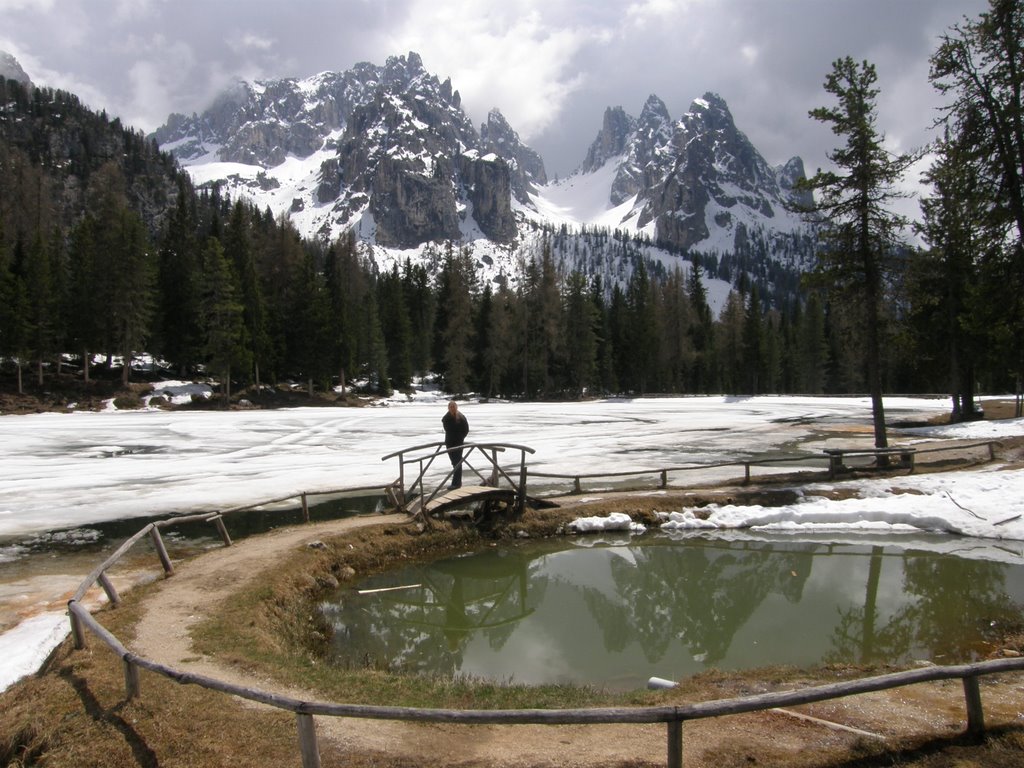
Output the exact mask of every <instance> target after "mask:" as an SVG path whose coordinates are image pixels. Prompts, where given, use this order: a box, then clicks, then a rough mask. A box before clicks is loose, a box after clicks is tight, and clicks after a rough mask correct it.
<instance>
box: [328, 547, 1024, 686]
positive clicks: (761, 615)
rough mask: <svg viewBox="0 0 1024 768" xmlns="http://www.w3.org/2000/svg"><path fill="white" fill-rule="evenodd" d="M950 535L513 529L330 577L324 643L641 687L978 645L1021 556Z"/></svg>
mask: <svg viewBox="0 0 1024 768" xmlns="http://www.w3.org/2000/svg"><path fill="white" fill-rule="evenodd" d="M952 544H954V542H952V541H950V540H949V539H944V538H943V537H939V536H936V537H920V536H918V537H915V538H914V539H913V544H911V543H910V542H909V541H907V540H900V539H899V538H895V537H894V538H893V539H891V540H888V541H885V542H882V543H879V541H878V540H873V541H872V542H871V543H865V544H859V543H856V542H854V543H846V544H826V543H814V542H805V543H796V542H793V541H792V540H787V539H782V538H779V539H775V540H773V539H763V538H762V539H756V540H720V539H714V538H707V537H700V538H688V539H683V540H678V539H673V538H671V537H668V536H666V535H664V534H653V535H651V534H648V535H646V536H643V537H640V538H637V539H634V540H629V539H623V540H622V541H621V542H615V541H608V540H604V541H595V540H592V539H591V540H588V539H586V538H583V537H581V538H575V539H572V540H560V541H557V542H553V541H551V540H547V541H544V542H522V543H517V544H514V545H511V544H510V545H505V546H496V547H491V548H488V549H487V550H485V551H483V552H479V553H475V554H470V555H464V556H461V557H455V558H451V559H446V560H440V561H437V562H434V563H430V564H424V565H417V566H413V567H409V568H405V569H402V570H395V571H391V572H388V573H386V574H381V575H378V576H375V577H373V578H368V579H366V580H364V581H362V582H360V583H358V584H357V585H355V586H354V587H353V586H351V585H348V586H346V587H345V588H343V589H340V590H339V591H338V592H337V593H336V594H334V595H333V596H330V597H329V598H328V599H327V600H326V601H325V602H324V603H323V605H322V610H323V613H324V616H325V618H326V619H327V621H328V623H329V624H330V625H331V626H332V627H333V636H332V638H331V640H330V649H329V652H330V655H331V657H332V659H333V660H334V662H335V663H337V664H339V665H342V666H347V667H359V666H374V667H381V668H387V669H392V670H395V671H405V672H411V673H423V674H431V675H442V676H453V677H457V676H468V677H474V678H483V679H489V680H494V681H499V682H514V683H527V684H538V683H566V682H571V683H580V684H594V685H597V686H600V687H604V688H607V689H610V690H628V689H631V688H637V687H642V686H644V685H645V684H646V681H647V680H648V679H649V678H650V677H652V676H656V677H663V678H669V679H682V678H684V677H687V676H690V675H693V674H696V673H698V672H701V671H704V670H708V669H712V668H716V669H722V670H743V669H750V668H753V667H759V666H765V665H794V666H800V667H804V666H811V665H815V664H818V663H824V662H852V663H862V662H894V663H902V662H907V661H912V660H918V659H920V660H929V661H934V662H936V663H945V664H949V663H957V662H961V661H965V660H971V659H975V658H979V657H980V656H981V655H982V654H983V653H984V652H986V651H987V650H988V649H989V647H990V646H989V645H988V643H987V640H988V638H990V637H993V636H994V635H995V634H996V633H997V632H1000V631H1002V630H1003V629H1004V628H1005V627H1007V626H1010V627H1015V626H1019V623H1020V604H1021V603H1022V602H1024V566H1022V565H1009V564H1006V563H1003V562H993V561H990V560H975V559H965V558H960V557H956V556H953V555H950V554H942V553H941V550H943V549H944V548H951V545H952Z"/></svg>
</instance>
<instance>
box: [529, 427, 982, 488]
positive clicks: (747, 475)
mask: <svg viewBox="0 0 1024 768" xmlns="http://www.w3.org/2000/svg"><path fill="white" fill-rule="evenodd" d="M997 442H998V441H995V440H983V441H980V442H976V443H963V444H956V445H946V446H942V447H937V448H921V447H917V446H915V447H914V455H915V456H916V457H918V460H919V461H920V457H921V456H927V455H928V454H936V453H950V452H957V453H962V452H963V451H966V450H970V449H974V448H984V449H985V450H986V453H987V458H988V460H989V461H992V460H993V459H994V458H995V453H994V452H995V445H996V443H997ZM891 450H892V451H895V452H896V453H899V452H900V450H901V449H900V448H893V449H891ZM833 453H834V452H833V451H831V450H824V451H822V452H821V454H820V455H819V454H803V455H800V456H779V457H768V458H752V459H745V460H741V461H723V462H716V463H711V464H684V465H680V466H671V467H655V468H651V469H628V470H622V471H618V472H594V473H581V472H573V473H565V472H539V471H536V470H532V469H531V470H529V474H530V476H531V477H546V478H549V479H561V480H571V481H572V490H571V491H569V493H583V491H584V489H583V483H582V481H583V480H607V479H609V478H627V477H652V476H655V477H657V478H658V483H657V486H656V487H657V488H659V489H664V488H668V487H670V486H669V475H670V474H673V475H674V474H684V473H691V472H693V473H700V472H704V473H708V472H710V471H712V470H723V469H724V470H728V469H731V468H737V469H738V468H741V467H742V469H743V479H742V481H741V482H742V483H743V484H744V485H749V484H750V481H751V477H752V469H753V468H755V467H770V466H772V465H781V464H793V465H799V466H800V467H801V468H808V471H817V470H818V468H819V465H820V468H821V469H824V470H826V471H827V472H829V473H830V477H834V476H835V471H834V467H833V460H832V454H833ZM867 453H872V452H871V451H866V452H865V455H866V454H867ZM848 468H849V467H848ZM901 468H902V467H901V466H889V467H883V469H889V470H897V469H901ZM910 471H913V464H911V466H910ZM606 489H607V485H606V486H604V487H601V488H599V490H606Z"/></svg>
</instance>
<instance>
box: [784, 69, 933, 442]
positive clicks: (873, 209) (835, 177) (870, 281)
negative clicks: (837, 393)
mask: <svg viewBox="0 0 1024 768" xmlns="http://www.w3.org/2000/svg"><path fill="white" fill-rule="evenodd" d="M877 80H878V76H877V74H876V72H875V67H874V65H872V64H871V63H869V62H867V61H864V62H862V63H860V64H857V63H856V62H855V61H854V60H853V59H852V58H851V57H849V56H847V57H846V58H843V59H839V60H837V61H835V62H834V63H833V65H832V71H831V72H830V73H829V74H828V76H827V77H826V79H825V90H826V91H827V92H828V93H830V94H832V95H833V96H834V97H835V98H836V100H837V104H836V105H835V106H831V107H818V108H817V109H813V110H811V112H810V116H811V117H812V118H814V119H815V120H818V121H820V122H822V123H825V124H827V125H829V126H830V127H831V129H832V132H833V133H834V134H835V135H837V136H840V137H842V138H844V139H845V142H846V143H845V145H844V146H842V147H839V148H837V149H835V150H833V151H832V152H831V153H829V155H828V158H829V160H831V161H832V163H833V164H834V166H835V170H831V171H823V170H819V171H818V172H817V173H816V174H815V175H814V177H812V178H811V179H808V180H806V181H805V182H803V183H802V184H801V186H803V187H804V188H806V189H810V190H813V191H814V192H816V193H817V194H818V195H819V197H818V198H817V202H816V204H815V206H814V208H813V210H812V212H811V213H812V215H813V216H814V217H815V220H817V221H820V222H821V224H822V227H821V230H820V231H821V233H822V237H823V243H822V247H821V248H820V250H819V253H818V264H817V266H816V272H817V275H818V277H819V278H820V279H821V281H822V284H823V285H825V286H827V288H828V289H829V290H831V291H835V292H838V293H841V294H845V295H846V296H847V297H849V298H851V299H852V300H853V302H854V303H855V306H856V308H857V310H858V311H859V316H860V319H861V325H860V329H859V330H860V333H861V334H862V336H863V338H864V350H865V354H864V369H865V374H866V378H867V385H868V390H869V392H870V395H871V407H872V420H873V424H874V435H875V446H876V447H878V448H884V447H886V446H887V445H888V437H887V434H886V427H885V409H884V404H883V401H882V370H881V345H882V321H881V310H882V305H883V302H884V295H883V290H884V286H885V280H884V277H885V272H886V267H887V265H886V261H887V259H888V258H889V257H890V256H891V254H892V252H893V251H894V249H895V248H896V246H897V245H898V244H899V239H898V238H899V234H900V232H901V230H902V229H903V228H904V227H905V226H906V225H907V221H906V219H905V217H902V216H900V215H898V214H896V213H894V212H893V211H892V210H891V209H890V208H889V206H890V205H891V203H892V202H893V201H895V200H896V199H898V198H900V197H905V194H904V193H901V192H899V191H898V190H897V188H896V185H897V183H898V182H899V181H900V180H901V178H902V177H903V174H904V173H905V172H906V171H907V169H908V168H909V167H910V166H911V165H912V164H913V163H915V162H916V161H917V160H918V159H919V157H920V153H918V152H911V153H904V154H899V155H893V154H891V153H890V152H888V151H887V150H886V149H885V147H884V140H885V136H884V135H883V134H880V133H879V132H878V130H877V128H876V127H875V123H876V112H877V106H876V99H877V97H878V89H877V88H876V86H875V83H876V82H877Z"/></svg>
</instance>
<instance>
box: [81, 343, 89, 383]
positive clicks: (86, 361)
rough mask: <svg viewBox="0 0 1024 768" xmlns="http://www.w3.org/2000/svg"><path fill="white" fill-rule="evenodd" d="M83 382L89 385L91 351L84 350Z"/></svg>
mask: <svg viewBox="0 0 1024 768" xmlns="http://www.w3.org/2000/svg"><path fill="white" fill-rule="evenodd" d="M82 381H84V382H85V383H86V384H88V383H89V350H88V349H83V350H82Z"/></svg>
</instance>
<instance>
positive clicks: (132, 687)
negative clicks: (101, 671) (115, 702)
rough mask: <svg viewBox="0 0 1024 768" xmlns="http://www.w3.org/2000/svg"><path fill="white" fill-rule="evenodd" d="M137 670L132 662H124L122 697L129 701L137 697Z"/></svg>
mask: <svg viewBox="0 0 1024 768" xmlns="http://www.w3.org/2000/svg"><path fill="white" fill-rule="evenodd" d="M139 692H140V688H139V668H138V666H137V665H135V664H134V663H133V662H131V661H128V659H125V660H124V695H125V698H126V699H128V700H129V701H131V700H132V699H134V698H136V697H137V696H138V695H139Z"/></svg>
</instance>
